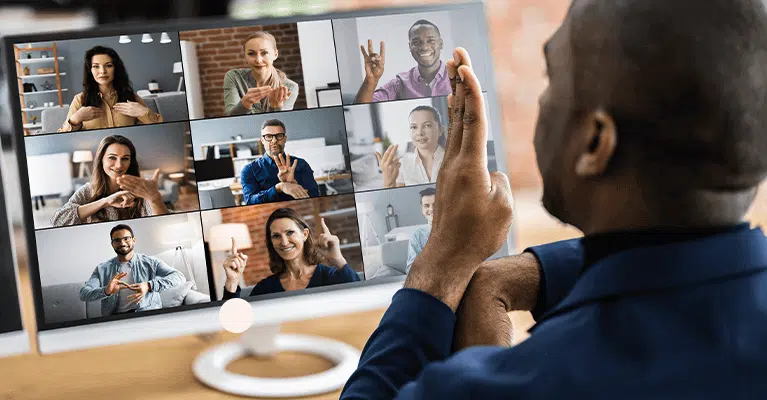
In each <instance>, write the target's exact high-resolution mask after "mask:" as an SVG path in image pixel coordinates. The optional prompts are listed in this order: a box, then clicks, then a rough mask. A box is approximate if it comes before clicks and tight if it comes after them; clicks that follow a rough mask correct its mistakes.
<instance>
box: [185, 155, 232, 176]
mask: <svg viewBox="0 0 767 400" xmlns="http://www.w3.org/2000/svg"><path fill="white" fill-rule="evenodd" d="M195 174H196V177H197V180H198V181H200V182H204V181H213V180H216V179H225V178H234V176H235V171H234V163H233V162H232V159H231V158H229V157H226V158H213V159H207V160H200V161H195Z"/></svg>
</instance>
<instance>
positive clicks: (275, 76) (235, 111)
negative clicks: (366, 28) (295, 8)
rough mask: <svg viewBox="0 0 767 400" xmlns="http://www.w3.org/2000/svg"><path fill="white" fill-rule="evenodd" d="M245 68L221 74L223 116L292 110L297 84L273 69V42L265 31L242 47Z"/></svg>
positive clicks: (275, 46)
mask: <svg viewBox="0 0 767 400" xmlns="http://www.w3.org/2000/svg"><path fill="white" fill-rule="evenodd" d="M242 48H243V51H244V52H245V62H246V63H247V64H248V68H237V69H232V70H229V71H227V73H226V75H224V106H225V109H226V115H243V114H259V113H265V112H270V111H280V110H292V109H293V105H294V104H295V103H296V99H297V98H298V84H297V83H296V82H294V81H292V80H290V79H288V77H287V75H285V73H284V72H282V71H280V70H278V69H277V68H275V67H274V60H276V59H277V56H278V55H279V51H278V50H277V40H276V39H275V38H274V36H273V35H272V34H270V33H268V32H256V33H254V34H252V35H250V36H249V37H248V38H247V39H245V42H243V45H242Z"/></svg>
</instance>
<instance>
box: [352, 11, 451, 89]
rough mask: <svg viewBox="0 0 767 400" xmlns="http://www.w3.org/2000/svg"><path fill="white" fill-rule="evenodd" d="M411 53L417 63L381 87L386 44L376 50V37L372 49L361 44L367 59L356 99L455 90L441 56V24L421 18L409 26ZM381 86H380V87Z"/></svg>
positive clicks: (369, 45)
mask: <svg viewBox="0 0 767 400" xmlns="http://www.w3.org/2000/svg"><path fill="white" fill-rule="evenodd" d="M408 42H409V45H410V55H411V56H413V60H415V62H416V64H417V65H416V66H415V67H413V68H411V69H410V70H408V71H405V72H400V73H398V74H397V75H396V76H395V77H394V78H392V80H390V81H389V82H387V83H385V84H384V85H383V86H381V87H380V88H379V87H378V81H379V80H380V79H381V76H382V75H383V72H384V63H385V61H386V47H385V44H384V42H381V44H380V52H379V53H374V52H373V41H372V40H368V51H367V52H365V46H360V51H362V57H363V58H364V59H365V79H364V80H363V81H362V86H360V89H359V91H358V92H357V97H356V98H355V100H354V102H355V103H370V102H379V101H387V100H404V99H415V98H421V97H436V96H447V95H448V94H450V93H451V89H450V79H449V78H448V76H447V68H446V67H445V63H443V62H442V61H441V60H440V59H439V58H440V55H441V54H442V36H441V34H440V32H439V28H438V27H437V25H434V24H433V23H432V22H429V21H426V20H423V19H421V20H418V21H416V22H415V23H414V24H413V26H411V27H410V30H408ZM376 88H377V89H376Z"/></svg>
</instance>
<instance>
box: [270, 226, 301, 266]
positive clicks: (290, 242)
mask: <svg viewBox="0 0 767 400" xmlns="http://www.w3.org/2000/svg"><path fill="white" fill-rule="evenodd" d="M269 232H270V233H269V238H270V239H271V241H272V246H274V250H275V251H277V254H278V255H279V256H280V257H281V258H282V259H283V260H285V261H291V260H295V259H297V258H298V257H302V256H303V254H304V242H306V240H307V239H308V238H309V230H308V229H301V227H299V226H298V224H296V222H295V221H293V220H292V219H290V218H279V219H276V220H274V221H273V222H272V225H271V226H270V227H269Z"/></svg>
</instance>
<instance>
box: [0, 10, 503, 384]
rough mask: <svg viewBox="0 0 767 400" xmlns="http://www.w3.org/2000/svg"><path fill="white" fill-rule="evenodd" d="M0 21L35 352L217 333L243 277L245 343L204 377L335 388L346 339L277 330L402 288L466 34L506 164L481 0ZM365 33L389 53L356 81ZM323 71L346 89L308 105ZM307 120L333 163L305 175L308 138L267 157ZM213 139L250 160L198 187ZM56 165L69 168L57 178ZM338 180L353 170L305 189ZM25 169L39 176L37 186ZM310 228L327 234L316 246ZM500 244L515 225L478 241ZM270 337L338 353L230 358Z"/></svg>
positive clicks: (200, 372) (289, 345) (423, 232)
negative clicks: (172, 18)
mask: <svg viewBox="0 0 767 400" xmlns="http://www.w3.org/2000/svg"><path fill="white" fill-rule="evenodd" d="M467 20H470V21H472V23H471V24H466V23H465V22H466V21H467ZM5 40H6V43H7V49H8V50H7V58H8V62H7V67H8V68H9V69H13V70H14V71H16V73H17V76H10V77H7V79H8V81H9V85H10V86H11V87H12V88H13V92H14V93H15V94H14V96H12V97H13V99H12V100H13V101H11V102H10V105H11V107H12V111H13V112H12V114H13V118H14V124H15V125H14V126H15V128H16V135H17V139H18V144H19V146H18V153H19V169H20V171H21V172H22V176H24V177H26V179H23V183H24V185H23V186H24V189H23V195H24V197H25V198H26V199H28V201H26V202H25V205H24V208H25V215H26V218H27V219H28V220H29V223H28V224H26V226H27V231H26V235H27V239H28V241H29V243H31V246H30V247H31V250H30V264H31V280H32V286H33V289H34V296H35V309H36V311H37V323H38V327H39V333H38V338H39V347H40V351H41V352H42V353H52V352H57V351H66V350H74V349H82V348H88V347H93V346H104V345H113V344H121V343H126V342H131V341H138V340H148V339H156V338H163V337H173V336H176V335H186V334H194V333H202V332H209V331H218V330H220V329H221V328H222V325H221V322H220V320H219V312H220V309H221V308H222V307H223V304H225V303H224V300H225V299H228V298H230V297H237V296H239V297H241V298H242V299H245V300H246V301H247V302H249V304H250V307H251V309H252V311H253V313H254V314H255V316H256V317H255V321H256V322H255V325H254V326H255V327H254V328H252V329H250V330H248V331H246V332H245V334H243V338H245V341H246V342H247V343H248V345H247V346H246V347H243V345H240V344H231V345H228V346H225V347H222V348H217V349H215V350H212V351H211V352H208V353H205V354H203V355H201V356H200V357H199V358H198V361H197V362H196V364H195V367H194V370H195V373H196V375H197V376H198V378H199V379H200V380H201V381H203V382H204V383H206V384H208V385H210V386H213V387H216V388H218V389H221V390H226V391H230V392H234V393H239V394H252V395H253V394H254V395H258V394H262V395H263V394H267V395H305V394H311V393H313V392H315V391H324V390H332V389H334V388H340V387H341V385H343V382H344V381H345V380H346V378H347V377H348V376H349V374H350V373H351V371H353V370H354V367H355V366H356V359H355V357H358V355H359V353H358V351H356V350H354V349H352V348H350V347H349V346H346V345H343V344H341V343H338V342H333V341H330V340H328V339H321V338H309V339H307V338H305V337H295V336H283V335H276V333H277V331H276V330H275V329H272V328H274V327H275V326H279V324H280V323H282V322H284V321H291V320H300V319H309V318H317V317H322V316H328V315H333V314H338V313H349V312H355V311H362V310H370V309H376V308H382V307H385V306H386V305H388V304H389V302H390V301H391V297H392V295H393V294H394V293H395V292H396V291H397V290H398V289H399V288H401V287H402V283H403V282H404V280H405V277H406V274H407V271H408V270H409V265H410V263H411V259H412V258H413V257H415V255H416V254H414V253H417V248H418V246H421V245H423V241H424V240H425V239H426V238H427V237H428V233H429V226H430V225H429V219H430V214H428V213H427V212H426V211H424V210H426V209H427V208H426V207H425V206H424V204H426V203H427V202H433V201H434V194H433V190H434V184H435V182H434V181H435V179H436V177H437V174H438V169H439V166H440V165H441V160H442V155H443V154H444V146H445V140H446V135H447V134H448V132H447V129H446V127H447V118H448V115H447V94H448V93H449V92H450V85H449V81H448V77H447V73H446V68H445V61H446V60H448V59H450V58H452V50H453V49H454V48H455V47H459V46H461V47H465V48H466V49H468V51H469V52H470V53H471V55H472V60H473V65H474V68H475V70H476V73H477V75H478V77H479V80H480V82H481V84H482V87H483V88H484V90H485V91H486V105H487V113H488V115H489V118H490V120H491V122H492V123H491V127H492V128H491V129H492V130H493V132H490V135H489V137H491V138H492V142H491V144H490V146H491V147H492V149H493V150H494V151H493V152H491V154H494V157H491V159H489V165H490V166H491V168H492V169H495V167H494V166H497V169H499V170H501V171H504V170H505V169H506V168H505V165H506V164H505V160H504V154H505V152H504V151H503V135H501V134H500V132H499V131H498V127H500V123H499V107H498V105H497V103H496V101H495V99H496V93H495V85H494V80H493V71H492V63H491V57H490V51H489V48H488V42H489V41H488V34H487V25H486V18H485V12H484V6H483V4H482V3H481V2H472V3H467V4H452V5H439V6H429V7H417V8H398V9H378V10H366V11H358V12H349V13H343V14H323V15H303V16H292V17H275V18H264V19H259V20H201V21H185V22H172V23H162V24H154V25H145V24H143V23H142V24H141V25H140V26H139V25H131V24H127V25H124V26H119V27H118V26H112V27H104V28H100V29H97V30H89V31H81V32H67V33H55V34H49V35H30V36H17V37H10V38H6V39H5ZM369 40H370V41H371V42H372V43H371V45H370V46H367V44H368V41H369ZM408 41H409V42H408ZM381 42H385V43H386V59H385V63H386V64H385V69H384V72H383V74H382V75H381V76H374V77H373V78H375V79H377V80H378V83H377V84H376V85H370V83H371V82H372V81H373V80H371V79H366V78H365V74H366V72H365V66H364V65H365V62H366V59H368V58H369V57H371V55H370V54H368V53H369V52H373V53H376V52H378V51H379V49H380V47H379V46H380V43H381ZM408 43H409V44H408ZM361 46H362V48H363V49H364V54H363V52H362V51H361V48H360V47H361ZM179 63H180V66H181V68H178V66H179ZM180 77H183V78H184V79H183V82H182V83H183V85H182V90H181V91H178V90H177V89H178V82H179V78H180ZM426 80H431V81H432V82H431V83H429V84H427V83H426V82H424V81H426ZM127 82H132V84H133V86H129V85H128V84H127ZM336 82H340V84H338V85H336V84H334V83H336ZM331 84H332V85H331ZM265 88H266V89H265ZM329 90H334V91H336V92H338V93H337V94H338V97H339V98H340V99H341V100H342V104H338V105H337V104H335V103H332V102H331V103H329V104H318V103H317V101H316V99H317V97H318V96H316V93H317V92H318V91H323V92H325V91H329ZM16 92H18V93H16ZM158 93H160V94H161V95H157V94H158ZM128 101H130V102H131V103H130V104H128V103H127V102H128ZM262 138H263V139H262ZM312 139H322V140H323V141H324V145H325V146H326V147H327V148H330V150H328V154H329V157H333V160H323V161H328V163H327V164H328V165H329V166H330V167H326V166H324V165H319V166H317V168H321V167H325V168H337V169H338V170H339V171H336V172H333V173H328V176H326V177H321V176H317V175H316V174H312V173H310V172H309V171H310V169H311V170H315V168H314V167H313V166H312V165H311V164H312V163H315V162H319V161H315V160H316V156H317V154H324V151H322V152H317V153H316V154H315V153H311V152H308V153H306V160H304V159H302V158H301V157H300V156H297V158H299V159H301V160H297V158H293V162H296V164H295V165H296V169H295V170H292V171H291V170H288V169H287V168H278V167H277V166H276V163H277V161H276V160H278V159H279V157H276V155H279V154H282V153H283V152H284V149H285V148H286V147H289V145H288V146H286V144H285V143H290V141H291V140H295V141H299V140H312ZM259 141H261V143H260V144H258V142H259ZM317 141H318V142H319V140H317ZM209 144H215V146H218V147H219V149H226V151H228V152H229V156H230V157H233V158H237V159H247V158H248V157H252V158H253V161H250V162H248V164H247V165H246V166H245V167H244V168H243V170H242V175H243V176H241V177H240V180H239V182H234V181H233V182H232V183H227V184H226V185H220V186H216V185H213V186H206V187H205V188H204V189H205V190H204V192H205V199H206V200H205V201H202V193H203V187H202V186H200V188H199V190H198V186H197V183H198V181H199V182H202V179H201V178H204V177H206V174H208V175H207V176H210V174H215V173H217V171H209V170H208V168H209V167H208V166H207V164H206V163H204V162H202V161H206V160H205V159H206V158H207V154H205V151H206V150H204V149H203V148H205V147H206V146H207V145H209ZM393 144H398V145H399V149H400V154H399V155H398V156H399V157H400V158H401V161H402V168H401V170H400V171H399V173H398V174H396V176H389V175H387V176H384V174H383V172H382V171H381V170H380V168H377V166H376V164H375V163H376V161H375V160H376V155H375V153H376V152H382V151H383V150H384V149H385V147H384V146H389V145H393ZM408 144H411V145H410V146H408ZM305 150H307V149H302V150H300V151H299V152H303V151H305ZM339 151H340V154H339ZM257 153H258V154H257ZM422 153H423V154H431V155H433V156H434V157H433V163H432V164H431V165H428V166H424V165H423V163H419V162H418V161H419V160H420V157H419V154H422ZM61 154H64V155H65V156H64V157H62V156H60V155H61ZM32 157H35V158H34V159H35V162H36V163H37V164H36V169H35V170H36V171H40V172H38V173H35V174H34V175H31V174H28V172H29V171H30V167H29V160H30V159H31V158H32ZM38 157H43V158H38ZM39 160H42V161H40V162H38V161H39ZM207 161H214V160H207ZM215 161H216V162H218V161H219V160H215ZM226 161H229V160H226ZM299 161H300V162H299ZM220 162H223V161H220ZM319 163H320V164H325V162H319ZM227 168H228V167H227ZM47 170H49V171H51V174H46V173H45V171H47ZM53 171H55V172H56V173H57V174H60V173H61V171H65V172H66V173H67V174H69V175H67V178H69V179H67V180H66V182H65V183H66V184H64V185H62V184H61V182H56V181H51V179H49V177H50V176H55V175H56V174H54V173H53ZM69 171H71V173H70V172H69ZM75 171H77V172H75ZM57 179H62V178H57ZM35 180H37V181H39V182H38V183H36V184H32V183H31V182H32V181H35ZM343 180H349V181H353V182H352V183H353V184H349V185H341V184H336V185H335V190H333V191H332V192H331V191H328V192H327V193H324V194H323V193H322V192H320V191H318V190H317V187H318V184H321V183H323V182H326V181H333V182H336V183H337V182H341V181H343ZM395 181H396V182H395ZM70 183H71V184H70ZM237 185H240V186H241V187H239V188H238V187H237ZM278 186H279V187H278ZM31 187H39V188H42V189H40V194H39V196H38V198H37V199H35V198H33V196H32V194H31V192H30V188H31ZM307 196H308V197H307ZM36 200H37V202H36ZM415 232H418V233H419V236H418V237H415V236H414V233H415ZM322 233H325V234H330V235H332V236H333V237H337V238H338V240H337V242H335V244H334V245H333V246H332V248H331V249H329V250H328V249H323V248H321V247H320V244H319V242H318V241H317V238H318V237H319V235H320V234H322ZM408 235H410V237H408ZM410 241H414V245H413V246H409V242H410ZM410 247H413V248H415V249H416V250H414V252H411V251H409V250H408V249H409V248H410ZM513 247H514V246H513V237H512V236H510V237H509V238H508V240H507V241H506V243H504V245H503V246H502V248H501V249H500V250H499V252H498V253H497V254H495V255H494V256H493V257H500V256H504V255H508V254H509V252H510V249H512V248H513ZM233 248H236V250H235V251H236V253H232V250H233ZM246 256H247V261H246V260H245V258H246ZM226 304H236V302H233V303H226ZM275 337H276V339H275ZM253 338H259V340H254V339H253ZM271 339H275V340H271ZM259 343H260V344H264V343H267V344H274V345H275V346H276V347H275V346H267V348H266V349H264V348H258V344H259ZM269 348H271V349H275V348H276V349H291V350H298V349H300V350H302V351H310V352H311V351H320V352H321V353H322V354H323V355H325V356H327V357H330V358H331V359H334V360H336V361H337V362H338V365H337V366H336V367H335V368H334V369H332V370H331V371H328V372H326V373H322V374H319V375H314V376H310V377H303V378H294V379H290V380H263V379H261V380H257V379H255V378H247V377H242V376H233V375H232V374H231V373H228V372H226V371H225V369H224V366H225V365H226V364H227V363H228V362H229V361H231V360H232V359H233V358H236V357H238V356H240V355H242V354H244V353H246V352H247V351H256V352H259V351H268V350H269ZM248 349H249V350H248Z"/></svg>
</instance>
